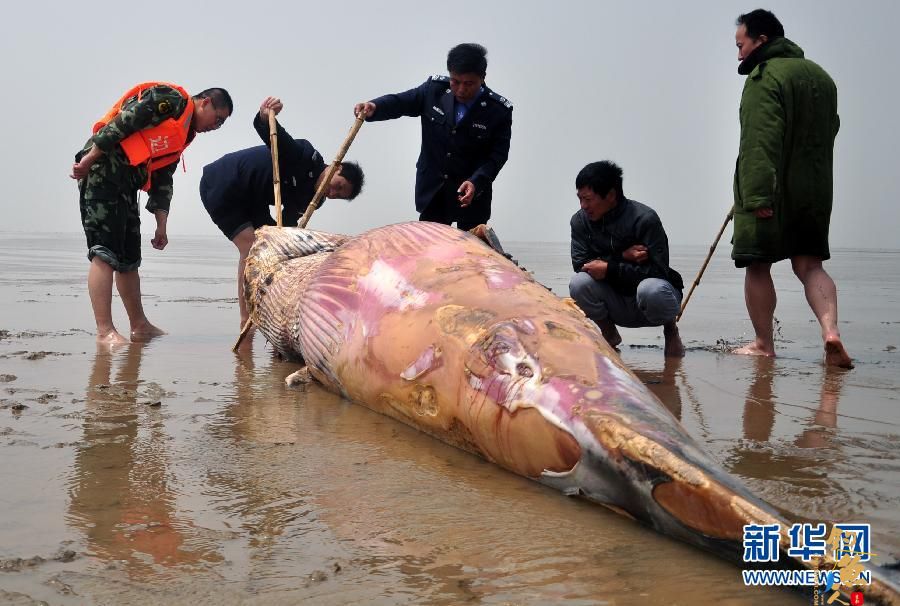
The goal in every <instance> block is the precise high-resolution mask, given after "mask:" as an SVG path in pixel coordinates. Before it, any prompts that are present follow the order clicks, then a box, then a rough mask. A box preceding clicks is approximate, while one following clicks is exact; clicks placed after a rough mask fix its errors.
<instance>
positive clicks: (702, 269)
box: [675, 208, 734, 322]
mask: <svg viewBox="0 0 900 606" xmlns="http://www.w3.org/2000/svg"><path fill="white" fill-rule="evenodd" d="M733 216H734V208H732V209H731V210H729V211H728V216H727V217H725V222H724V223H722V227H720V228H719V233H718V234H716V240H715V241H714V242H713V243H712V246H710V247H709V254H708V255H706V260H705V261H704V262H703V267H701V268H700V272H699V273H698V274H697V278H696V279H695V280H694V283H693V284H691V289H690V290H689V291H688V294H687V297H685V298H684V302H683V303H682V304H681V311H679V312H678V315H677V316H675V321H676V322H678V321H679V320H681V316H682V315H684V308H685V307H687V304H688V301H690V300H691V295H692V294H694V289H695V288H697V285H698V284H700V278H701V277H702V276H703V272H704V271H706V266H707V265H709V260H710V259H712V256H713V253H714V252H715V251H716V246H718V244H719V238H721V237H722V232H724V231H725V228H726V227H727V226H728V222H729V221H731V218H732V217H733Z"/></svg>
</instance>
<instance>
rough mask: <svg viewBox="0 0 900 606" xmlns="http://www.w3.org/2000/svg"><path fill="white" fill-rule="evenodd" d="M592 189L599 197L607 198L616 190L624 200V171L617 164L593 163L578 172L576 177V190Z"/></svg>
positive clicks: (604, 161) (606, 162)
mask: <svg viewBox="0 0 900 606" xmlns="http://www.w3.org/2000/svg"><path fill="white" fill-rule="evenodd" d="M582 187H590V188H591V189H592V190H593V191H594V193H595V194H597V195H598V196H601V197H602V196H605V195H606V194H608V193H609V190H611V189H613V188H615V190H616V193H617V194H618V195H619V198H624V197H625V194H623V193H622V169H621V168H619V165H618V164H616V163H615V162H610V161H609V160H603V161H602V162H591V163H590V164H588V165H587V166H585V167H584V168H582V169H581V170H580V171H579V172H578V176H577V177H575V189H581V188H582Z"/></svg>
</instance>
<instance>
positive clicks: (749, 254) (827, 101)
mask: <svg viewBox="0 0 900 606" xmlns="http://www.w3.org/2000/svg"><path fill="white" fill-rule="evenodd" d="M735 43H736V45H737V48H738V60H740V62H741V63H740V66H739V67H738V73H739V74H742V75H746V76H747V80H746V82H745V84H744V92H743V94H742V96H741V107H740V118H741V144H740V151H739V154H738V161H737V169H736V171H735V175H734V238H733V239H732V243H733V244H734V249H733V251H732V253H731V256H732V258H733V259H734V261H735V265H737V266H738V267H746V268H747V269H746V274H745V278H744V295H745V299H746V302H747V311H748V313H749V315H750V321H751V322H752V323H753V330H754V331H755V333H756V339H755V340H754V341H753V342H752V343H750V344H748V345H746V346H744V347H741V348H739V349H737V350H735V353H740V354H748V355H762V356H774V355H775V343H774V334H773V318H774V314H775V302H776V296H775V285H774V283H773V282H772V276H771V273H770V272H771V268H772V263H777V262H778V261H781V260H784V259H790V260H791V266H792V268H793V270H794V273H795V274H796V275H797V277H798V278H799V279H800V281H801V282H802V283H803V288H804V291H805V293H806V300H807V301H808V302H809V305H810V307H811V308H812V310H813V313H814V314H815V316H816V318H817V319H818V320H819V324H820V325H821V327H822V339H823V340H824V342H825V363H826V364H828V365H834V366H842V367H845V368H849V367H851V366H852V362H851V360H850V355H849V354H848V353H847V351H846V350H845V349H844V345H843V343H842V342H841V336H840V332H839V331H838V326H837V321H838V313H837V289H836V288H835V285H834V281H833V280H832V279H831V277H830V276H829V275H828V273H827V272H826V271H825V269H824V268H823V267H822V262H823V261H825V260H827V259H829V258H830V256H831V254H830V252H829V248H828V228H829V223H830V220H831V203H832V159H833V152H834V138H835V136H836V135H837V132H838V127H839V125H840V122H839V118H838V114H837V88H836V87H835V85H834V82H833V81H832V79H831V78H830V77H829V76H828V74H827V73H825V70H823V69H822V68H821V67H819V66H818V65H816V64H815V63H813V62H812V61H809V60H807V59H804V57H803V51H802V50H801V49H800V47H799V46H797V45H796V44H794V43H793V42H791V41H790V40H788V39H787V38H785V37H784V27H782V25H781V23H780V22H779V21H778V19H777V18H776V17H775V15H773V14H772V13H771V12H769V11H766V10H762V9H757V10H755V11H752V12H750V13H747V14H745V15H741V16H740V17H738V19H737V32H736V33H735Z"/></svg>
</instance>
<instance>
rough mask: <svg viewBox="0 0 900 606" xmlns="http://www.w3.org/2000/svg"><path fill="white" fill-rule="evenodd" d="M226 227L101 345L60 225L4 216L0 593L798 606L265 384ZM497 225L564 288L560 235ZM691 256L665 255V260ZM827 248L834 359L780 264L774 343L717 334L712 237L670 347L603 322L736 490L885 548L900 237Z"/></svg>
mask: <svg viewBox="0 0 900 606" xmlns="http://www.w3.org/2000/svg"><path fill="white" fill-rule="evenodd" d="M229 247H230V245H229V244H228V243H227V242H224V241H222V242H220V241H219V240H218V239H196V240H191V241H188V242H182V243H177V242H175V243H172V245H170V250H167V251H166V252H165V253H164V256H153V257H150V258H148V259H147V261H146V262H145V267H144V270H143V271H142V275H143V277H144V292H145V294H146V299H145V300H146V303H145V304H146V306H147V309H148V315H150V317H151V319H152V320H153V321H154V322H156V323H158V324H159V325H161V326H163V327H164V328H165V329H167V330H168V331H169V333H170V334H168V335H166V336H164V337H161V338H159V339H156V340H154V341H152V342H150V343H147V344H133V345H129V346H125V347H122V348H118V349H117V350H115V351H108V350H106V349H103V348H100V349H98V348H97V346H96V345H95V344H94V339H93V335H92V333H91V328H92V327H91V316H90V308H89V302H88V300H87V297H86V293H85V287H84V276H85V272H86V269H87V266H86V262H85V261H84V259H83V256H82V255H83V253H82V251H81V242H80V240H79V238H77V237H49V236H48V237H46V238H43V237H34V236H30V237H27V238H26V237H24V236H19V237H16V236H14V235H12V236H11V235H9V234H7V235H6V237H5V239H4V241H3V244H2V245H0V457H2V461H3V463H4V465H2V467H0V511H2V516H0V603H11V604H33V603H36V602H37V601H46V602H48V603H51V604H83V603H100V604H107V603H109V604H112V603H115V604H146V603H175V604H177V603H184V604H187V603H198V602H199V603H221V604H231V603H234V604H238V603H240V604H256V603H260V604H263V603H264V604H281V603H284V604H287V603H296V602H299V601H301V600H309V601H311V602H314V603H322V604H343V603H351V602H366V603H376V604H404V603H409V604H413V603H429V604H458V603H461V602H474V603H489V604H490V603H499V604H506V603H515V604H546V603H556V602H559V601H562V600H566V601H567V603H570V604H633V603H645V604H758V603H778V604H806V603H809V599H808V598H806V597H803V596H800V595H795V594H793V593H789V592H785V591H776V590H763V589H748V588H745V587H744V586H743V584H742V582H741V579H740V573H739V568H737V567H735V566H733V565H730V564H727V563H724V562H720V561H718V560H716V559H715V558H713V557H711V556H708V555H706V554H704V553H701V552H698V551H696V550H694V549H692V548H690V547H686V546H683V545H681V544H678V543H676V542H674V541H672V540H669V539H667V538H665V537H662V536H660V535H657V534H655V533H653V532H650V531H648V530H645V529H643V528H641V527H639V526H637V525H635V524H633V523H632V522H630V521H628V520H626V519H624V518H622V517H620V516H617V515H615V514H612V513H609V512H607V511H605V510H603V509H601V508H598V507H595V506H592V505H590V504H588V503H585V502H581V501H578V500H573V499H568V498H565V497H563V496H562V495H560V494H557V493H555V492H554V491H552V490H549V489H546V488H544V487H542V486H540V485H537V484H535V483H533V482H529V481H527V480H524V479H521V478H518V477H516V476H513V475H511V474H509V473H507V472H504V471H503V470H501V469H499V468H497V467H495V466H493V465H491V464H488V463H485V462H483V461H480V460H478V459H476V458H474V457H472V456H469V455H467V454H465V453H462V452H460V451H457V450H455V449H453V448H451V447H448V446H445V445H443V444H441V443H439V442H437V441H435V440H433V439H431V438H429V437H428V436H425V435H422V434H419V433H417V432H416V431H414V430H411V429H409V428H407V427H405V426H403V425H400V424H398V423H396V422H394V421H392V420H390V419H387V418H384V417H381V416H379V415H376V414H373V413H371V412H369V411H367V410H366V409H364V408H362V407H360V406H356V405H353V404H351V403H348V402H344V401H341V400H340V399H339V398H337V397H335V396H334V395H332V394H329V393H327V392H324V391H323V390H321V389H320V388H318V387H317V386H315V385H313V386H309V387H307V388H305V389H301V390H296V389H289V388H286V387H285V386H284V383H283V378H284V377H285V376H286V375H288V374H289V373H291V372H293V371H294V370H295V369H296V366H294V365H292V364H288V363H285V362H281V361H279V360H277V359H275V358H273V356H272V355H271V350H270V349H269V348H267V347H266V345H265V343H264V340H263V339H262V338H261V336H259V335H257V336H256V338H255V341H254V343H253V346H252V348H251V349H250V350H249V351H245V352H243V353H242V354H241V355H239V356H235V355H234V354H232V353H231V351H230V347H231V344H232V343H233V342H234V339H235V337H236V334H237V310H236V302H235V300H234V294H233V290H234V286H233V273H234V265H233V264H234V261H235V259H234V258H233V257H234V256H235V255H234V254H233V252H232V250H231V249H230V248H229ZM508 247H509V248H510V250H511V251H512V252H513V253H514V254H516V256H518V257H519V258H520V259H521V261H522V262H523V264H524V265H526V266H528V267H529V269H532V270H534V271H535V274H536V276H537V277H538V279H540V280H541V281H542V282H544V283H545V284H548V285H549V286H552V287H553V288H554V290H555V291H556V292H564V290H565V284H566V283H567V280H568V274H569V268H568V265H567V263H566V251H565V248H564V245H563V246H562V247H561V246H560V245H534V244H532V245H519V246H515V245H508ZM704 252H705V251H699V250H697V251H692V252H690V253H689V254H688V253H686V254H684V255H683V256H681V257H677V258H676V262H677V263H681V265H682V267H681V268H682V273H683V274H684V275H685V278H686V281H689V280H692V279H693V273H692V272H694V271H696V268H697V267H699V265H700V263H701V261H702V257H703V253H704ZM150 254H151V253H148V255H150ZM866 255H869V256H866ZM725 256H726V255H724V254H723V255H722V257H725ZM835 257H836V258H835V261H834V262H833V263H832V266H830V267H829V269H831V270H832V274H833V275H834V276H835V278H836V280H837V281H838V285H839V287H840V288H841V294H842V299H841V302H842V308H841V317H842V323H841V327H842V331H844V336H845V339H846V341H847V344H848V348H849V349H850V351H851V354H853V355H854V357H855V358H856V360H857V367H856V368H855V369H854V370H852V371H849V372H848V371H829V370H826V369H825V368H824V367H823V366H822V365H821V363H820V344H819V342H818V332H817V329H816V326H815V325H814V324H813V323H811V322H810V318H811V315H810V313H809V311H808V309H807V308H806V307H805V303H804V302H803V300H802V295H801V294H800V293H799V292H798V291H797V286H796V284H795V283H794V282H795V281H793V282H792V278H791V276H789V275H788V274H786V273H784V274H777V275H776V282H777V283H778V284H779V286H780V287H781V286H782V285H783V286H784V290H780V291H779V292H780V297H781V298H780V302H779V311H778V317H779V322H780V325H779V329H780V335H781V338H780V341H779V353H780V356H779V358H777V359H775V360H768V359H754V358H746V357H741V356H734V355H730V354H727V353H724V352H725V351H727V349H728V347H729V346H730V345H733V344H736V343H738V342H740V341H741V340H742V339H743V338H744V337H745V336H746V334H745V333H746V331H747V330H748V323H747V321H746V318H745V315H744V311H743V302H742V293H741V290H740V289H741V286H740V284H741V277H740V274H739V273H738V272H736V271H735V270H733V269H731V268H730V267H728V263H727V259H718V258H717V260H715V261H714V263H713V264H712V265H711V266H710V269H709V270H708V275H707V276H706V277H705V279H704V284H703V285H702V286H701V289H700V291H698V294H696V295H695V300H694V301H692V302H691V307H690V308H689V310H688V313H686V315H685V319H684V320H683V322H682V334H683V337H684V339H685V342H686V345H687V346H688V350H689V351H688V355H687V356H686V357H685V358H684V360H682V361H675V362H668V363H667V362H665V361H664V359H663V356H662V351H661V343H662V338H661V331H657V330H654V329H641V330H623V331H622V332H623V337H624V339H625V341H624V343H623V346H622V357H623V359H625V361H626V362H627V363H628V364H629V365H631V366H632V368H634V370H635V371H636V372H637V373H638V375H639V376H640V377H641V379H642V380H644V381H645V382H646V383H647V384H648V385H649V386H650V388H651V389H652V390H653V391H654V392H655V393H656V394H657V395H658V396H659V397H660V399H661V401H662V402H663V404H664V405H665V406H666V407H667V408H669V409H670V410H671V411H672V412H673V413H674V414H675V415H676V416H677V417H679V418H680V419H681V421H682V423H683V424H684V425H685V427H686V428H687V430H688V431H689V432H690V433H691V434H692V435H693V436H694V437H695V438H696V439H697V440H698V441H699V442H700V443H701V444H702V445H703V446H704V447H705V448H706V449H707V450H708V451H709V452H710V453H711V454H712V455H713V456H714V458H716V459H717V460H719V461H721V462H722V463H723V464H724V465H725V467H726V468H727V469H728V470H729V471H731V472H732V473H733V474H735V475H737V476H739V477H740V478H742V479H743V480H744V481H745V482H746V483H747V484H748V485H749V486H750V488H751V489H752V490H753V491H754V492H755V493H756V494H757V495H759V496H761V497H762V498H764V499H766V500H767V501H769V502H771V503H772V504H773V505H775V506H776V507H777V508H779V509H780V510H781V511H783V512H785V513H786V514H787V515H789V516H790V517H791V518H793V519H796V520H798V521H815V522H819V521H825V522H869V523H871V524H872V529H873V545H872V549H873V551H875V553H877V554H878V556H877V558H876V559H877V561H878V562H880V563H890V562H894V561H896V560H897V559H900V514H898V509H897V507H896V503H897V502H900V462H898V459H900V446H898V443H900V442H898V433H900V432H898V426H900V414H898V412H897V411H898V400H900V395H898V387H900V379H898V377H900V372H898V371H900V358H898V353H897V349H896V348H897V347H898V346H900V316H898V310H900V306H898V305H897V303H898V298H900V274H898V272H900V270H897V269H896V268H897V267H900V265H898V263H897V262H898V260H900V258H898V257H900V253H897V252H889V251H888V252H884V251H882V252H879V253H860V252H858V251H848V252H847V253H844V254H836V255H835ZM873 264H874V266H873ZM879 264H881V265H879ZM832 267H833V269H832ZM115 305H117V309H116V313H117V314H118V315H121V306H120V304H119V303H118V301H116V302H115ZM121 326H122V328H124V327H125V324H121Z"/></svg>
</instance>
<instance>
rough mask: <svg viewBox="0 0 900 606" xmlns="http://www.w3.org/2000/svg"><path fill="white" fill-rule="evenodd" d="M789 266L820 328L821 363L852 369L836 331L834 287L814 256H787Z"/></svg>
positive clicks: (836, 317) (836, 315)
mask: <svg viewBox="0 0 900 606" xmlns="http://www.w3.org/2000/svg"><path fill="white" fill-rule="evenodd" d="M791 267H792V268H793V269H794V273H795V274H796V275H797V277H798V278H799V279H800V282H802V283H803V291H804V293H805V294H806V301H807V302H808V303H809V306H810V308H812V311H813V313H814V314H815V316H816V319H817V320H818V321H819V325H820V326H821V327H822V340H823V341H824V343H825V364H826V365H828V366H840V367H841V368H853V361H852V360H851V359H850V354H848V353H847V350H846V349H844V344H843V343H842V342H841V333H840V331H839V330H838V325H837V324H838V310H837V287H835V285H834V280H832V279H831V276H829V275H828V272H826V271H825V269H824V268H823V267H822V260H821V259H819V258H818V257H810V256H797V257H792V258H791Z"/></svg>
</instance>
